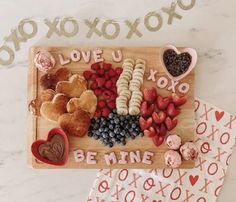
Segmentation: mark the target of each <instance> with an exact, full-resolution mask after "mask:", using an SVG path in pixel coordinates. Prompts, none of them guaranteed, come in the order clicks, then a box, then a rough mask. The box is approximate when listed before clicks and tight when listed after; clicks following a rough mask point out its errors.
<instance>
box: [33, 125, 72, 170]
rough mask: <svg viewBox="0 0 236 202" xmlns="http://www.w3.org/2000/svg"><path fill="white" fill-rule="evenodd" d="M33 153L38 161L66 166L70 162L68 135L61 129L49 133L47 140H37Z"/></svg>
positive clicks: (34, 143) (54, 129)
mask: <svg viewBox="0 0 236 202" xmlns="http://www.w3.org/2000/svg"><path fill="white" fill-rule="evenodd" d="M31 151H32V153H33V155H34V156H35V158H37V159H38V160H40V161H42V162H44V163H47V164H51V165H56V166H62V165H65V164H66V162H67V160H68V153H69V141H68V138H67V135H66V133H65V132H64V131H63V130H62V129H60V128H53V129H52V130H50V131H49V132H48V136H47V140H36V141H35V142H33V144H32V145H31Z"/></svg>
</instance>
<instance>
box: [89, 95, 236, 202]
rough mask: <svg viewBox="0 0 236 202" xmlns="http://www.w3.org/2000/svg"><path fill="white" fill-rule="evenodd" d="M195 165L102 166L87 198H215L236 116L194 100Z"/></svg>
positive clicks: (100, 201) (114, 201) (102, 201)
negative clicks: (196, 149)
mask: <svg viewBox="0 0 236 202" xmlns="http://www.w3.org/2000/svg"><path fill="white" fill-rule="evenodd" d="M195 104H196V108H195V112H196V131H195V140H196V144H197V146H198V149H199V152H200V155H199V157H198V159H197V160H196V163H195V165H196V166H195V168H194V169H190V170H187V169H151V170H138V169H135V170H132V169H129V170H128V169H121V170H117V169H102V170H100V171H99V172H98V175H97V178H96V180H95V181H94V184H93V187H92V188H91V191H90V194H89V197H88V200H87V201H88V202H164V201H178V202H180V201H184V202H188V201H189V202H192V201H194V202H204V201H210V202H213V201H216V199H217V197H218V195H219V193H220V190H221V187H222V184H223V181H224V178H225V174H226V171H227V168H228V165H229V160H230V158H231V154H232V151H233V147H234V146H235V144H236V116H234V115H231V114H229V113H227V112H225V111H223V110H221V109H219V108H217V107H215V106H213V105H211V104H209V103H207V102H204V101H202V100H199V99H197V100H195Z"/></svg>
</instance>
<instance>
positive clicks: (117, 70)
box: [115, 67, 123, 76]
mask: <svg viewBox="0 0 236 202" xmlns="http://www.w3.org/2000/svg"><path fill="white" fill-rule="evenodd" d="M115 71H116V74H117V75H118V76H120V75H121V73H122V72H123V68H121V67H116V68H115Z"/></svg>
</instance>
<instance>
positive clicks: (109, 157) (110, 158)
mask: <svg viewBox="0 0 236 202" xmlns="http://www.w3.org/2000/svg"><path fill="white" fill-rule="evenodd" d="M104 158H105V161H106V164H107V165H111V164H115V163H117V159H116V155H115V152H111V153H108V154H104Z"/></svg>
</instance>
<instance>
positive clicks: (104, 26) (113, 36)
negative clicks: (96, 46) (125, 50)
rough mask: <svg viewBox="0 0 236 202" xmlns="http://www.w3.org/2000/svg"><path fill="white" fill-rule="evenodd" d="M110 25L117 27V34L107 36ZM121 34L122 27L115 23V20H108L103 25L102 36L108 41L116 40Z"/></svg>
mask: <svg viewBox="0 0 236 202" xmlns="http://www.w3.org/2000/svg"><path fill="white" fill-rule="evenodd" d="M108 25H113V26H114V27H115V32H114V33H113V34H112V35H109V34H107V32H106V31H107V26H108ZM119 33H120V25H119V24H118V23H117V22H115V21H114V20H106V21H105V22H104V23H103V24H102V34H103V36H104V37H105V38H106V39H109V40H111V39H115V38H116V37H117V36H118V35H119Z"/></svg>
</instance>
